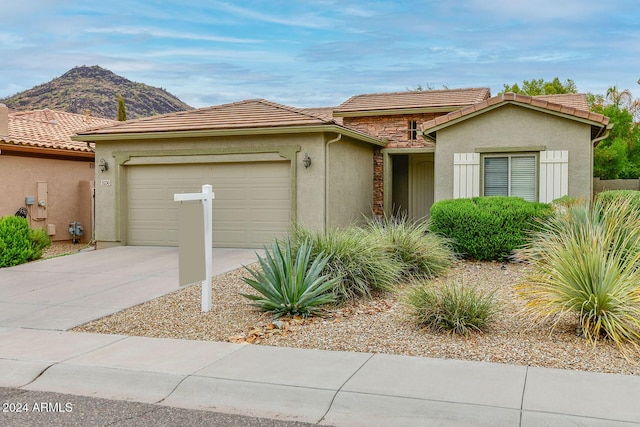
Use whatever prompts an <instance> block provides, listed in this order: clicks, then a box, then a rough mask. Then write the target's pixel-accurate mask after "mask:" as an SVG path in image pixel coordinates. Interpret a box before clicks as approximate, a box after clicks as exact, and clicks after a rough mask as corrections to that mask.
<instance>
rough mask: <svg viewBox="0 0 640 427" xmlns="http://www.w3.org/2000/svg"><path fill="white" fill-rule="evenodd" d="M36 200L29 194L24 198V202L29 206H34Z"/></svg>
mask: <svg viewBox="0 0 640 427" xmlns="http://www.w3.org/2000/svg"><path fill="white" fill-rule="evenodd" d="M35 202H36V200H35V198H34V197H33V196H27V197H25V198H24V204H25V205H27V206H33V204H34V203H35Z"/></svg>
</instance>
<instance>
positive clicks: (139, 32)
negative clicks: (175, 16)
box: [85, 27, 262, 43]
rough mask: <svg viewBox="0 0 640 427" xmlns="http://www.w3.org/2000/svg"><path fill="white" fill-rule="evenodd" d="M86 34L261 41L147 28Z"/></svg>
mask: <svg viewBox="0 0 640 427" xmlns="http://www.w3.org/2000/svg"><path fill="white" fill-rule="evenodd" d="M85 32H87V33H99V34H121V35H132V36H150V37H158V38H168V39H179V40H193V41H196V40H199V41H210V42H225V43H261V42H262V40H257V39H247V38H239V37H228V36H216V35H209V34H196V33H187V32H180V31H166V30H158V29H154V28H148V27H104V28H87V29H86V30H85Z"/></svg>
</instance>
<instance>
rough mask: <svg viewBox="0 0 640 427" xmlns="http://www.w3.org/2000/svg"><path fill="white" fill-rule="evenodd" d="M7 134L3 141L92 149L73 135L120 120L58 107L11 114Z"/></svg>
mask: <svg viewBox="0 0 640 427" xmlns="http://www.w3.org/2000/svg"><path fill="white" fill-rule="evenodd" d="M8 119H9V121H8V131H9V132H8V135H7V136H0V143H2V144H9V145H19V146H26V147H38V148H48V149H56V150H64V151H80V152H92V150H90V149H89V148H88V147H87V144H86V143H85V142H81V141H72V140H71V136H73V135H75V134H76V133H77V132H80V131H82V130H84V129H87V128H89V127H96V126H104V125H110V124H114V123H118V122H116V121H115V120H109V119H103V118H100V117H91V116H88V117H87V116H85V115H82V114H73V113H66V112H63V111H55V110H49V109H44V110H33V111H24V112H14V113H9V117H8Z"/></svg>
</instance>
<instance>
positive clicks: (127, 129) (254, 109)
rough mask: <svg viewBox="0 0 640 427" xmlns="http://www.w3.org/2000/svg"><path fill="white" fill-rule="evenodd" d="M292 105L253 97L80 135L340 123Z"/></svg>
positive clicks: (94, 130) (310, 110)
mask: <svg viewBox="0 0 640 427" xmlns="http://www.w3.org/2000/svg"><path fill="white" fill-rule="evenodd" d="M317 110H318V109H301V108H293V107H289V106H286V105H282V104H277V103H275V102H271V101H267V100H265V99H250V100H246V101H239V102H234V103H231V104H222V105H215V106H213V107H206V108H200V109H196V110H189V111H180V112H177V113H170V114H164V115H160V116H153V117H145V118H142V119H137V120H129V121H126V122H120V123H118V124H116V125H115V126H109V127H102V128H96V129H89V130H87V131H85V132H81V133H80V134H81V135H110V134H122V133H144V132H172V131H173V132H175V131H194V130H219V129H248V128H265V127H285V126H312V125H331V124H337V122H336V121H334V120H333V118H332V117H331V116H329V115H328V114H327V112H326V111H324V110H325V109H319V110H322V111H317Z"/></svg>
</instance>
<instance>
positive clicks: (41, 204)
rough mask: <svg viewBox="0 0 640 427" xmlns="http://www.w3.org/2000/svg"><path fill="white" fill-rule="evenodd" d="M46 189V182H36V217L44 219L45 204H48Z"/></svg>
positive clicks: (45, 212)
mask: <svg viewBox="0 0 640 427" xmlns="http://www.w3.org/2000/svg"><path fill="white" fill-rule="evenodd" d="M47 196H48V191H47V183H46V182H38V195H37V200H38V206H37V207H36V215H35V216H36V218H37V219H46V218H47V205H48V203H49V202H48V197H47Z"/></svg>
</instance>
